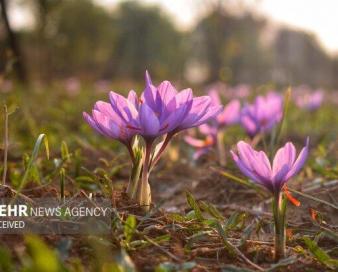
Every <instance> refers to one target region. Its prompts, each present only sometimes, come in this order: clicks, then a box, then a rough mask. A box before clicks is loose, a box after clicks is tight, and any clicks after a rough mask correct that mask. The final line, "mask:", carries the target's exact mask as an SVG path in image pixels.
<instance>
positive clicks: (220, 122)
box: [208, 90, 241, 127]
mask: <svg viewBox="0 0 338 272" xmlns="http://www.w3.org/2000/svg"><path fill="white" fill-rule="evenodd" d="M208 95H209V96H210V97H211V99H212V103H213V104H214V105H221V104H222V103H221V99H220V97H219V93H218V91H216V90H211V91H209V92H208ZM240 109H241V103H240V102H239V100H237V99H233V100H231V101H230V102H229V103H228V104H227V105H225V107H224V109H223V111H221V112H220V113H219V114H218V115H217V116H216V117H215V118H214V119H213V120H214V121H215V122H216V124H215V125H216V126H217V127H226V126H230V125H234V124H237V123H238V122H239V120H240Z"/></svg>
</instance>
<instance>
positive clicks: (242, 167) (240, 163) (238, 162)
mask: <svg viewBox="0 0 338 272" xmlns="http://www.w3.org/2000/svg"><path fill="white" fill-rule="evenodd" d="M230 152H231V155H232V158H233V160H234V162H235V163H236V165H237V166H238V168H239V169H240V170H241V172H242V173H243V174H244V175H245V176H247V177H248V178H249V179H251V180H253V181H254V182H256V183H258V184H261V185H263V186H265V184H264V183H263V182H262V181H261V179H260V178H259V177H258V176H257V175H256V174H255V173H254V172H253V171H252V170H251V169H250V168H248V167H247V166H248V165H247V164H246V163H245V162H243V161H242V160H241V159H240V157H239V156H237V154H236V153H235V152H233V151H232V150H231V151H230Z"/></svg>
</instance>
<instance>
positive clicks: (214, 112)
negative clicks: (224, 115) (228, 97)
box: [193, 105, 223, 127]
mask: <svg viewBox="0 0 338 272" xmlns="http://www.w3.org/2000/svg"><path fill="white" fill-rule="evenodd" d="M222 110H223V106H221V105H219V106H213V107H209V108H208V110H207V112H206V113H205V114H204V115H203V116H201V118H200V119H199V120H198V121H197V122H195V124H194V125H193V127H198V126H199V125H201V124H203V123H206V122H208V121H209V120H210V119H212V118H214V117H215V116H217V115H218V114H219V113H220V112H221V111H222Z"/></svg>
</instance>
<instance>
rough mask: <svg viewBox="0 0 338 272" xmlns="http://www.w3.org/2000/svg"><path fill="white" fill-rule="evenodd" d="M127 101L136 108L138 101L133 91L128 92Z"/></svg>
mask: <svg viewBox="0 0 338 272" xmlns="http://www.w3.org/2000/svg"><path fill="white" fill-rule="evenodd" d="M128 100H129V101H130V102H131V103H132V104H133V105H134V107H135V108H136V109H137V108H138V104H139V100H138V97H137V94H136V92H135V91H134V90H131V91H129V93H128Z"/></svg>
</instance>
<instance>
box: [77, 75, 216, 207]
mask: <svg viewBox="0 0 338 272" xmlns="http://www.w3.org/2000/svg"><path fill="white" fill-rule="evenodd" d="M145 80H146V87H145V89H144V91H143V93H142V94H141V96H140V97H138V96H137V94H136V93H135V92H134V91H130V92H129V94H128V97H127V98H125V97H123V96H121V95H119V94H118V93H115V92H110V94H109V98H110V103H106V102H102V101H99V102H97V103H96V104H95V106H94V109H93V110H92V115H89V114H87V113H83V116H84V118H85V120H86V121H87V122H88V123H89V125H90V126H91V127H92V128H94V129H95V130H96V131H98V132H99V133H101V134H103V135H105V136H108V137H110V138H113V139H116V140H118V141H120V142H121V143H123V144H125V145H126V146H127V148H128V150H129V152H130V155H131V157H132V160H133V170H132V174H131V176H132V182H133V183H134V184H133V185H132V186H129V188H131V190H130V191H129V192H128V194H129V195H130V196H131V198H135V197H136V198H137V201H138V202H139V204H140V205H144V206H146V207H148V208H149V204H150V200H151V197H150V186H149V183H148V177H149V173H150V171H151V169H152V168H153V166H154V165H155V164H156V163H157V161H158V160H159V158H160V156H161V154H162V153H163V151H164V150H165V148H166V146H167V145H168V143H169V141H170V139H171V138H172V137H173V136H174V135H175V134H176V133H178V132H180V131H181V130H184V129H188V128H191V127H196V126H200V125H202V124H204V123H206V122H207V121H209V120H210V119H211V118H213V117H215V116H216V115H217V114H218V113H220V112H221V110H222V106H221V105H213V104H212V100H211V98H210V97H208V96H201V97H193V94H192V90H191V89H184V90H182V91H180V92H178V91H177V90H176V89H175V87H174V86H173V85H172V84H171V83H170V82H169V81H163V82H162V83H161V84H160V85H158V86H157V87H155V86H154V85H153V83H152V81H151V79H150V76H149V74H148V72H146V75H145ZM137 135H139V136H141V137H143V139H144V142H145V145H144V146H143V147H142V143H141V142H140V141H138V140H136V141H135V142H134V143H133V139H134V136H137ZM164 135H166V136H165V138H164V140H163V141H162V142H160V143H159V144H158V145H157V146H156V147H154V146H153V144H154V142H155V140H156V139H158V138H162V136H164ZM132 143H133V144H132ZM132 145H133V146H132ZM135 145H136V147H135ZM136 153H137V154H136ZM141 153H142V155H140V154H141ZM141 162H142V166H141ZM141 169H142V171H141ZM140 173H142V177H140ZM139 179H141V183H140V184H138V182H139Z"/></svg>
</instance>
